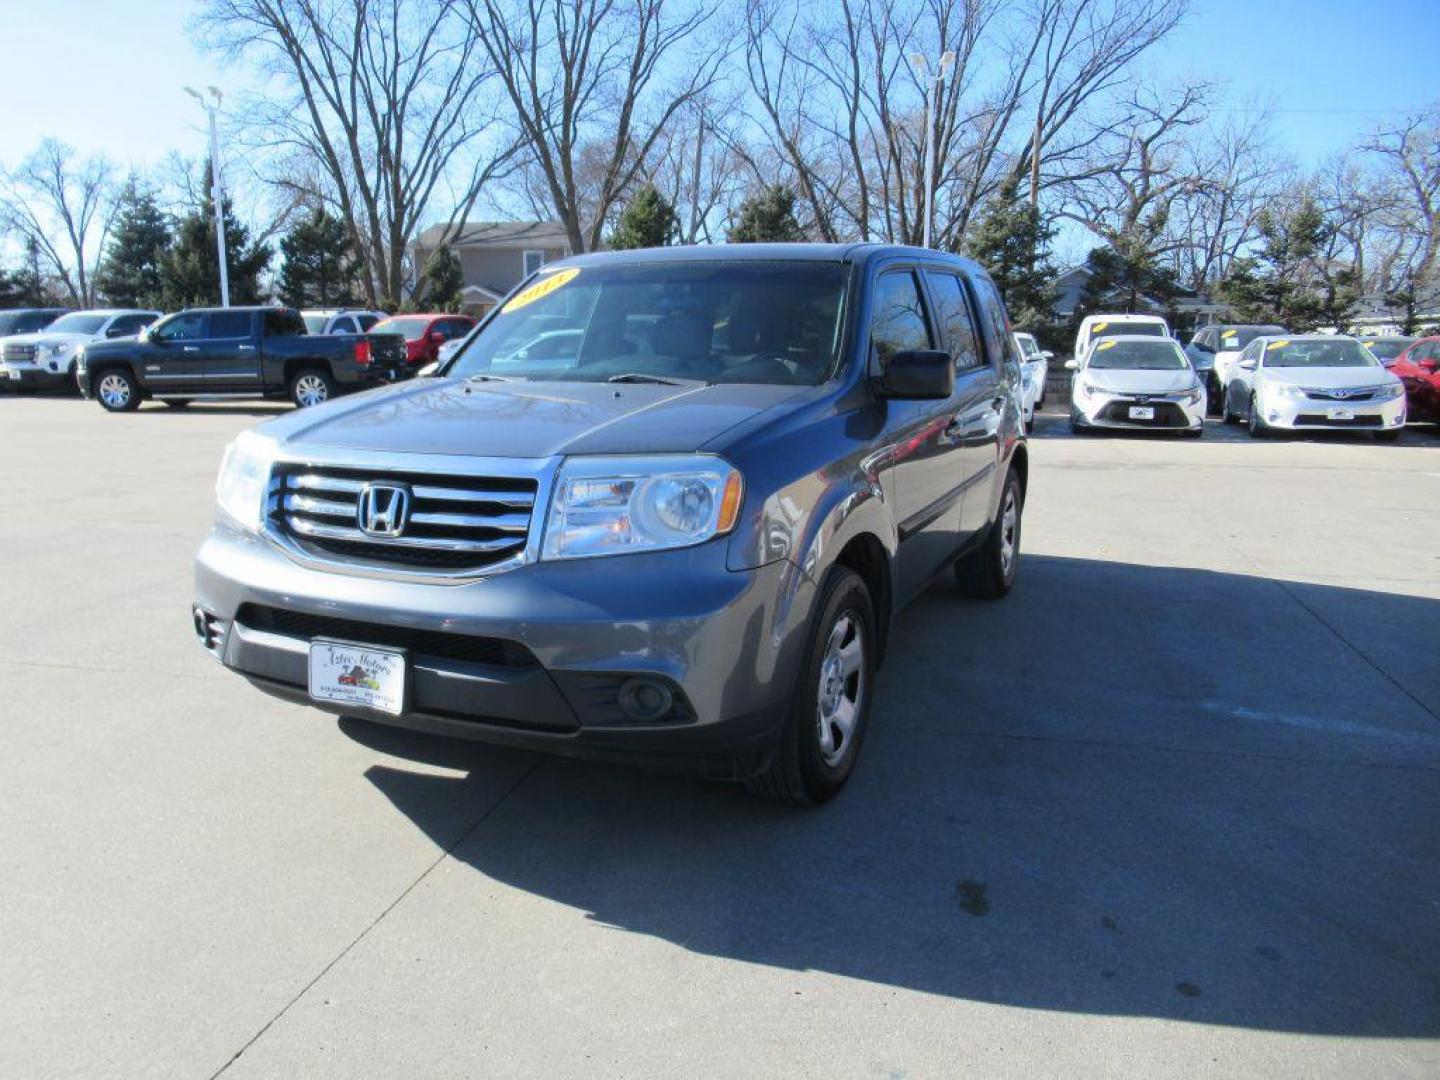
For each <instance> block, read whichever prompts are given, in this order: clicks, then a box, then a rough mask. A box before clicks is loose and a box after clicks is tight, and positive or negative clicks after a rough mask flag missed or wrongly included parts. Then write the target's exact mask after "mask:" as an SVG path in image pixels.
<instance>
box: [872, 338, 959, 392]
mask: <svg viewBox="0 0 1440 1080" xmlns="http://www.w3.org/2000/svg"><path fill="white" fill-rule="evenodd" d="M879 392H880V396H881V397H887V398H897V399H899V400H901V401H935V400H938V399H940V398H948V397H949V396H950V395H951V394H953V393H954V392H955V362H954V361H953V360H951V359H950V354H949V353H947V352H940V351H938V350H935V349H916V350H913V351H907V352H897V353H894V354H893V355H891V357H890V360H889V361H888V362H887V363H886V365H885V373H884V374H883V375H881V376H880V380H879Z"/></svg>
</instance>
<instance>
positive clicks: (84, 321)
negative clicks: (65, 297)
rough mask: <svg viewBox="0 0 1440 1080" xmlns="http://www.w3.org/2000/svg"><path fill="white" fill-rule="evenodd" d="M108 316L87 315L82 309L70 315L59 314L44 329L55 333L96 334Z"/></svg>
mask: <svg viewBox="0 0 1440 1080" xmlns="http://www.w3.org/2000/svg"><path fill="white" fill-rule="evenodd" d="M108 318H110V316H109V315H87V314H86V313H85V312H83V311H77V312H75V313H73V314H71V315H62V316H60V318H58V319H56V320H55V321H54V322H52V323H51V324H50V325H49V326H47V327H46V328H45V329H47V330H50V331H52V332H53V333H56V334H98V333H99V332H100V327H102V326H104V325H105V320H106V319H108Z"/></svg>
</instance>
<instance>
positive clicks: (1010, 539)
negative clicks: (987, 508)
mask: <svg viewBox="0 0 1440 1080" xmlns="http://www.w3.org/2000/svg"><path fill="white" fill-rule="evenodd" d="M1019 528H1020V505H1019V503H1017V502H1016V501H1015V490H1014V488H1008V489H1007V490H1006V492H1005V509H1004V510H1003V511H1001V514H1000V573H1001V576H1003V577H1004V578H1005V580H1006V581H1009V580H1010V571H1011V570H1012V569H1013V568H1014V566H1015V547H1016V543H1015V540H1016V537H1015V534H1016V532H1018V531H1019Z"/></svg>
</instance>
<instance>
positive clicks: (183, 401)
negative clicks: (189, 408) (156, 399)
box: [165, 397, 190, 409]
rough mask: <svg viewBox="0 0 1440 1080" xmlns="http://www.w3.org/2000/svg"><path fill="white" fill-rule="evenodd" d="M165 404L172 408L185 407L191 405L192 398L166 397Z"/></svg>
mask: <svg viewBox="0 0 1440 1080" xmlns="http://www.w3.org/2000/svg"><path fill="white" fill-rule="evenodd" d="M165 404H166V405H169V406H170V408H172V409H183V408H185V406H186V405H189V404H190V399H189V398H183V397H182V398H166V399H165Z"/></svg>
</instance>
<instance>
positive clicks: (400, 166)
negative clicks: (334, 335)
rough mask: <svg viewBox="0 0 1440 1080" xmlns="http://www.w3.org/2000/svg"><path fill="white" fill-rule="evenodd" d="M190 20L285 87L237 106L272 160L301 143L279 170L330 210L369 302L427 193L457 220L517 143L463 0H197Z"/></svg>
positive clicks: (386, 295) (404, 260) (391, 285)
mask: <svg viewBox="0 0 1440 1080" xmlns="http://www.w3.org/2000/svg"><path fill="white" fill-rule="evenodd" d="M198 25H199V28H200V30H201V33H202V35H203V36H204V38H205V40H206V41H207V42H208V43H209V44H210V45H211V46H212V47H215V48H217V49H221V50H223V51H226V52H228V53H230V54H232V55H244V56H253V57H255V58H256V59H258V60H259V61H260V62H261V63H262V64H263V65H264V67H265V68H266V70H267V71H269V72H270V73H271V74H273V75H275V76H277V77H278V78H279V80H280V81H281V83H282V85H285V86H287V87H288V88H289V90H290V91H291V95H290V96H289V97H288V98H287V99H286V100H281V101H273V100H270V101H267V100H265V99H258V98H257V99H253V100H251V101H250V102H248V103H247V108H246V109H245V115H247V116H248V117H249V118H251V119H252V120H253V121H254V129H255V130H256V131H257V132H259V133H261V134H262V139H263V142H264V144H265V145H266V146H267V147H268V148H269V149H272V150H278V151H281V152H282V154H281V155H280V156H279V158H278V160H280V161H283V162H288V161H289V160H290V159H289V158H288V157H286V156H284V153H283V152H286V151H290V152H293V151H300V153H301V155H302V156H303V157H304V158H306V159H308V160H310V161H313V162H314V163H316V164H318V166H319V168H318V169H317V170H314V171H308V172H307V171H306V170H300V171H298V172H296V171H293V170H289V169H287V170H286V175H285V177H284V179H283V182H284V183H286V184H288V185H290V186H292V187H296V188H298V189H299V190H300V193H301V194H302V195H303V196H304V197H306V198H307V199H309V200H310V201H315V200H321V201H323V202H324V203H326V204H329V205H331V206H333V207H334V208H335V209H336V212H337V214H338V216H339V217H340V218H341V220H343V221H344V222H345V223H346V225H347V227H348V228H349V229H350V231H351V234H352V239H353V240H354V241H355V246H356V249H357V250H358V251H359V252H360V253H361V255H362V257H363V259H364V260H365V264H366V268H367V270H368V273H367V275H366V288H367V292H368V296H367V299H368V301H369V302H370V303H371V304H391V305H393V304H396V303H398V301H399V300H400V298H401V297H402V296H403V295H404V294H405V291H406V287H407V284H408V282H407V278H408V269H409V267H408V248H409V245H410V243H411V242H412V240H413V239H414V237H415V234H416V232H417V231H418V229H419V228H420V226H421V225H422V224H423V223H424V221H425V220H426V218H427V217H428V216H430V215H431V214H432V209H431V208H432V205H433V204H434V203H435V202H436V201H439V200H440V199H442V198H443V199H444V201H445V202H446V203H447V204H448V205H447V207H446V209H447V212H450V211H453V212H452V213H451V214H450V217H451V220H452V221H461V220H463V219H464V217H465V214H466V212H468V210H469V209H470V208H471V207H472V206H473V205H474V203H475V201H476V199H477V198H478V197H479V195H480V192H481V191H482V189H483V188H484V187H485V185H486V184H487V183H488V182H489V181H491V180H492V179H495V178H496V177H498V176H500V175H502V174H503V172H504V170H505V169H506V167H507V163H508V161H509V159H510V156H511V154H512V152H513V146H510V145H509V144H506V143H503V142H501V141H497V140H496V139H495V138H494V135H495V133H496V127H495V125H494V123H493V119H494V118H493V116H492V115H491V114H490V113H489V112H487V110H486V109H485V108H484V105H485V103H486V101H487V93H486V91H487V89H488V88H489V86H490V84H491V80H492V79H493V78H494V76H495V71H494V68H493V67H492V66H491V65H490V64H489V63H487V62H486V57H485V54H484V52H483V51H482V50H481V49H480V44H479V42H478V40H477V39H476V37H475V35H474V34H473V33H471V32H470V29H469V25H468V20H467V18H466V15H465V9H464V7H463V6H462V5H461V4H460V3H459V0H424V2H406V0H207V3H206V5H205V8H204V13H203V14H202V16H201V17H200V19H199V23H198ZM316 180H319V181H320V184H319V185H318V186H317V185H316V184H315V181H316Z"/></svg>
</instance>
